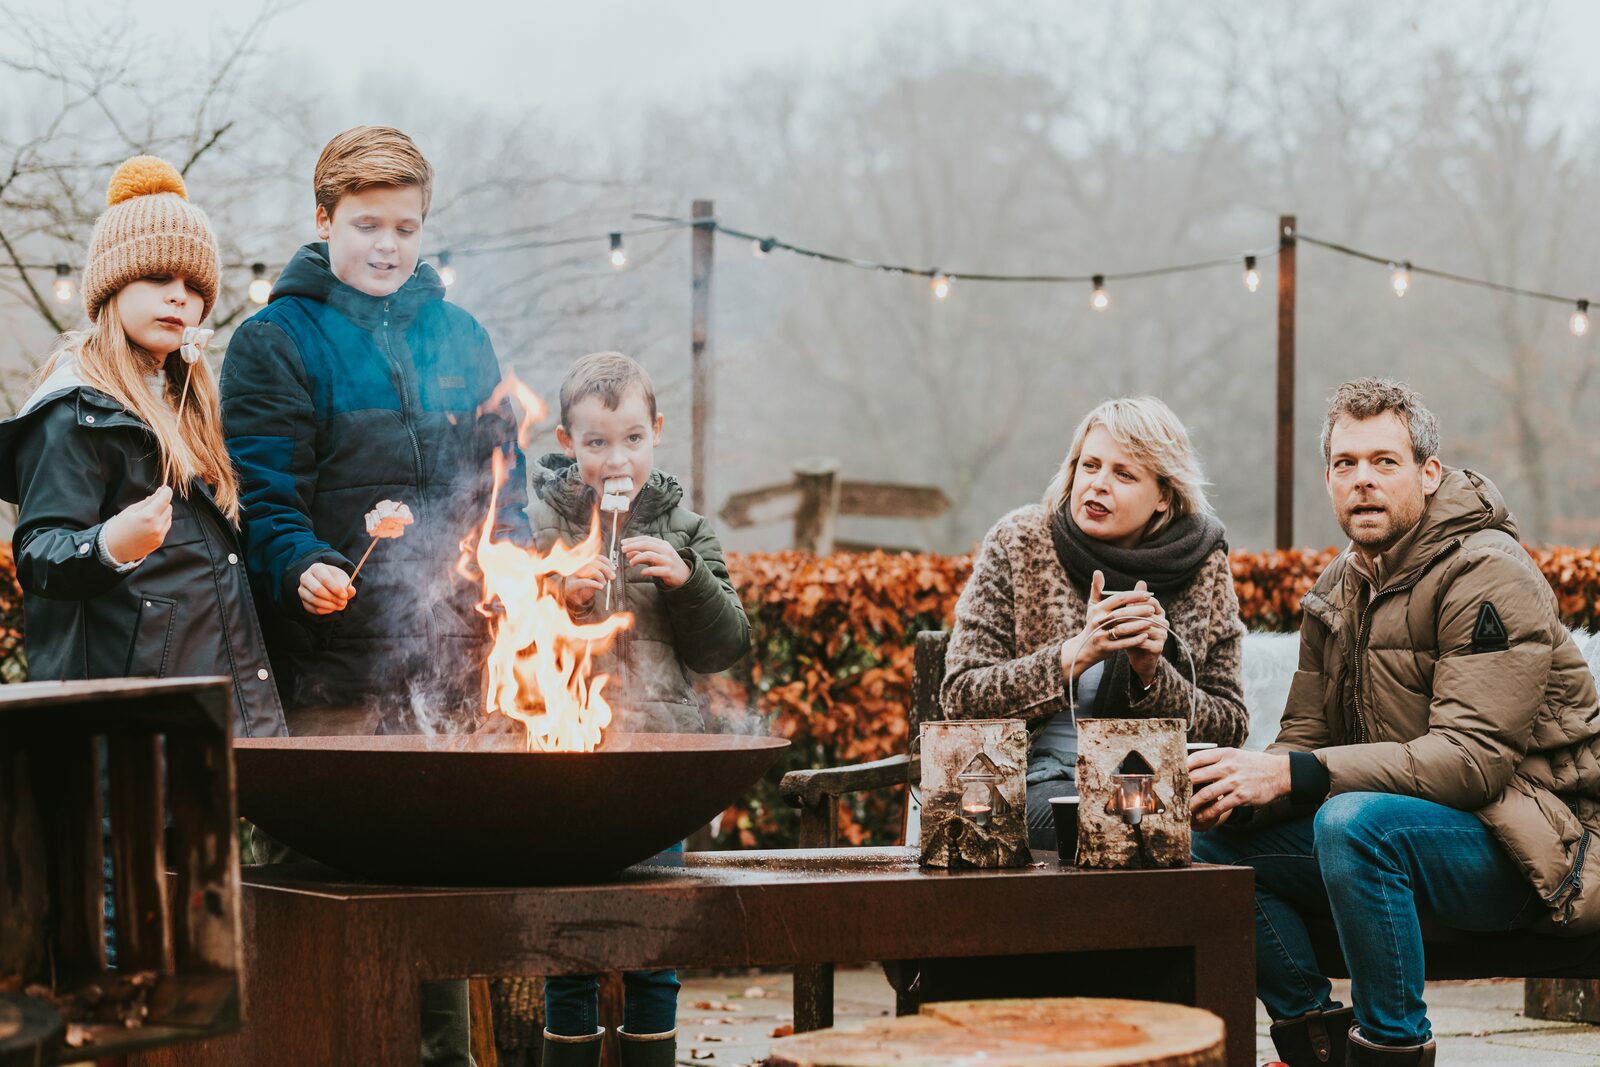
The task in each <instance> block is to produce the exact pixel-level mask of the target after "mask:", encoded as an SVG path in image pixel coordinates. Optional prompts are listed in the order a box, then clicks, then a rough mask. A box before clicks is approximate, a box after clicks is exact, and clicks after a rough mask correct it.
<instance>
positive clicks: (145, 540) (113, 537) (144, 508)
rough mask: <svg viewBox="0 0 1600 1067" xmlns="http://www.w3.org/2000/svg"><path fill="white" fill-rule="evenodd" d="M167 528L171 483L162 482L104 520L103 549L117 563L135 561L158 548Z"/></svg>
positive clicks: (170, 526)
mask: <svg viewBox="0 0 1600 1067" xmlns="http://www.w3.org/2000/svg"><path fill="white" fill-rule="evenodd" d="M170 529H172V487H171V486H170V485H163V486H162V487H161V488H160V489H157V490H156V491H155V492H153V493H151V494H150V495H149V496H147V497H145V498H144V499H143V500H141V501H139V502H138V503H137V504H129V505H128V506H127V507H125V508H123V509H122V510H121V511H119V512H117V513H116V514H115V515H113V516H111V518H109V519H107V520H106V525H105V531H104V532H105V538H106V551H107V552H109V553H111V558H112V559H114V560H116V561H117V562H118V563H133V562H136V561H138V560H141V559H144V558H145V557H146V556H148V555H149V554H150V553H152V552H154V551H155V550H156V549H158V548H160V547H161V543H162V542H163V541H165V540H166V539H167V531H168V530H170Z"/></svg>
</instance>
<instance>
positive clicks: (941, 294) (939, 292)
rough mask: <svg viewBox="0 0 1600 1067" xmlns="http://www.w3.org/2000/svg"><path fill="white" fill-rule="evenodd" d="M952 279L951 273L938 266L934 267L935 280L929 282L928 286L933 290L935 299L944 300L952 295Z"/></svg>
mask: <svg viewBox="0 0 1600 1067" xmlns="http://www.w3.org/2000/svg"><path fill="white" fill-rule="evenodd" d="M951 281H952V279H951V278H950V276H949V275H947V274H945V273H944V272H943V271H941V270H939V269H937V268H935V269H934V272H933V280H932V281H931V282H929V283H928V287H929V288H931V289H932V290H933V298H934V299H935V300H943V299H945V298H946V297H948V296H949V295H950V284H951Z"/></svg>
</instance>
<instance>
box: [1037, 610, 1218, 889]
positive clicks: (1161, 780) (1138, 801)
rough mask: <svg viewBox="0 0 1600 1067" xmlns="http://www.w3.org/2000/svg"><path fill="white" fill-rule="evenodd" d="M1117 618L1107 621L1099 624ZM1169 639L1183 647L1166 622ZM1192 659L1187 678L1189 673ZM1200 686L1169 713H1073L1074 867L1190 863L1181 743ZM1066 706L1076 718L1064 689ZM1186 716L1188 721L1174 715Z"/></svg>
mask: <svg viewBox="0 0 1600 1067" xmlns="http://www.w3.org/2000/svg"><path fill="white" fill-rule="evenodd" d="M1114 621H1115V620H1106V621H1105V622H1103V623H1102V624H1101V627H1104V626H1106V625H1111V624H1113V623H1114ZM1156 625H1159V626H1161V627H1162V628H1163V629H1166V630H1167V633H1168V635H1169V637H1171V639H1172V640H1174V641H1177V642H1178V644H1179V648H1180V649H1183V651H1184V654H1185V655H1186V656H1188V650H1187V649H1184V648H1183V644H1182V640H1181V639H1180V638H1178V636H1177V634H1176V633H1175V632H1174V631H1172V630H1171V628H1170V627H1168V626H1166V625H1165V624H1162V623H1159V622H1158V623H1157V624H1156ZM1194 671H1195V668H1194V659H1193V657H1189V676H1190V678H1191V679H1193V678H1194ZM1198 699H1199V694H1198V691H1196V692H1194V693H1192V694H1191V696H1190V703H1189V706H1188V707H1187V708H1172V709H1163V710H1168V711H1169V714H1171V715H1172V716H1173V717H1170V718H1154V719H1097V718H1077V720H1076V722H1077V727H1078V796H1079V798H1080V799H1079V801H1078V850H1077V865H1078V866H1080V867H1097V868H1102V869H1112V870H1117V869H1127V868H1141V867H1187V866H1189V863H1190V862H1191V861H1190V855H1189V844H1190V830H1189V797H1190V784H1189V764H1188V751H1187V748H1186V742H1187V740H1188V728H1189V724H1190V723H1192V722H1193V721H1194V714H1195V710H1196V704H1197V703H1198ZM1068 702H1069V710H1070V711H1071V712H1072V713H1073V714H1074V715H1075V716H1076V707H1075V706H1074V705H1073V704H1072V697H1071V689H1070V687H1069V690H1068ZM1185 713H1187V717H1186V718H1178V717H1176V716H1177V715H1183V714H1185Z"/></svg>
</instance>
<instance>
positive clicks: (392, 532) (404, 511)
mask: <svg viewBox="0 0 1600 1067" xmlns="http://www.w3.org/2000/svg"><path fill="white" fill-rule="evenodd" d="M366 521H367V536H368V537H370V538H372V544H370V545H368V546H367V550H366V551H365V552H364V553H362V554H361V562H360V563H357V564H356V569H355V570H354V571H353V572H351V575H350V580H351V581H352V582H353V581H355V580H356V575H357V574H360V573H361V568H362V567H363V566H364V565H365V564H366V562H367V557H368V556H370V555H372V550H373V549H374V548H376V547H377V546H378V542H379V541H383V540H393V539H394V538H396V537H403V536H405V532H406V527H407V526H410V525H411V524H412V523H413V522H415V521H416V519H414V518H412V516H411V509H410V508H408V507H406V506H405V505H404V504H402V503H400V501H398V500H380V501H378V506H377V507H375V508H373V509H372V510H371V511H369V512H367V515H366Z"/></svg>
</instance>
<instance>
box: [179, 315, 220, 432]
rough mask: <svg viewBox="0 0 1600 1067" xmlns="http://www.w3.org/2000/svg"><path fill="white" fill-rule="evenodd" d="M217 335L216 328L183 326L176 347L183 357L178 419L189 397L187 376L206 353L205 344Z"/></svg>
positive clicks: (181, 418)
mask: <svg viewBox="0 0 1600 1067" xmlns="http://www.w3.org/2000/svg"><path fill="white" fill-rule="evenodd" d="M216 335H217V331H216V330H208V329H205V328H204V327H200V326H185V327H184V328H183V343H182V346H181V347H180V348H179V349H178V355H180V356H182V357H183V362H184V375H183V395H182V396H180V397H178V421H179V422H182V421H183V405H184V403H185V402H186V401H187V400H188V399H189V378H190V376H191V375H192V374H193V369H194V365H195V364H196V363H198V362H200V357H202V356H204V355H205V353H206V345H208V344H210V343H211V339H212V338H213V337H215V336H216Z"/></svg>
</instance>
